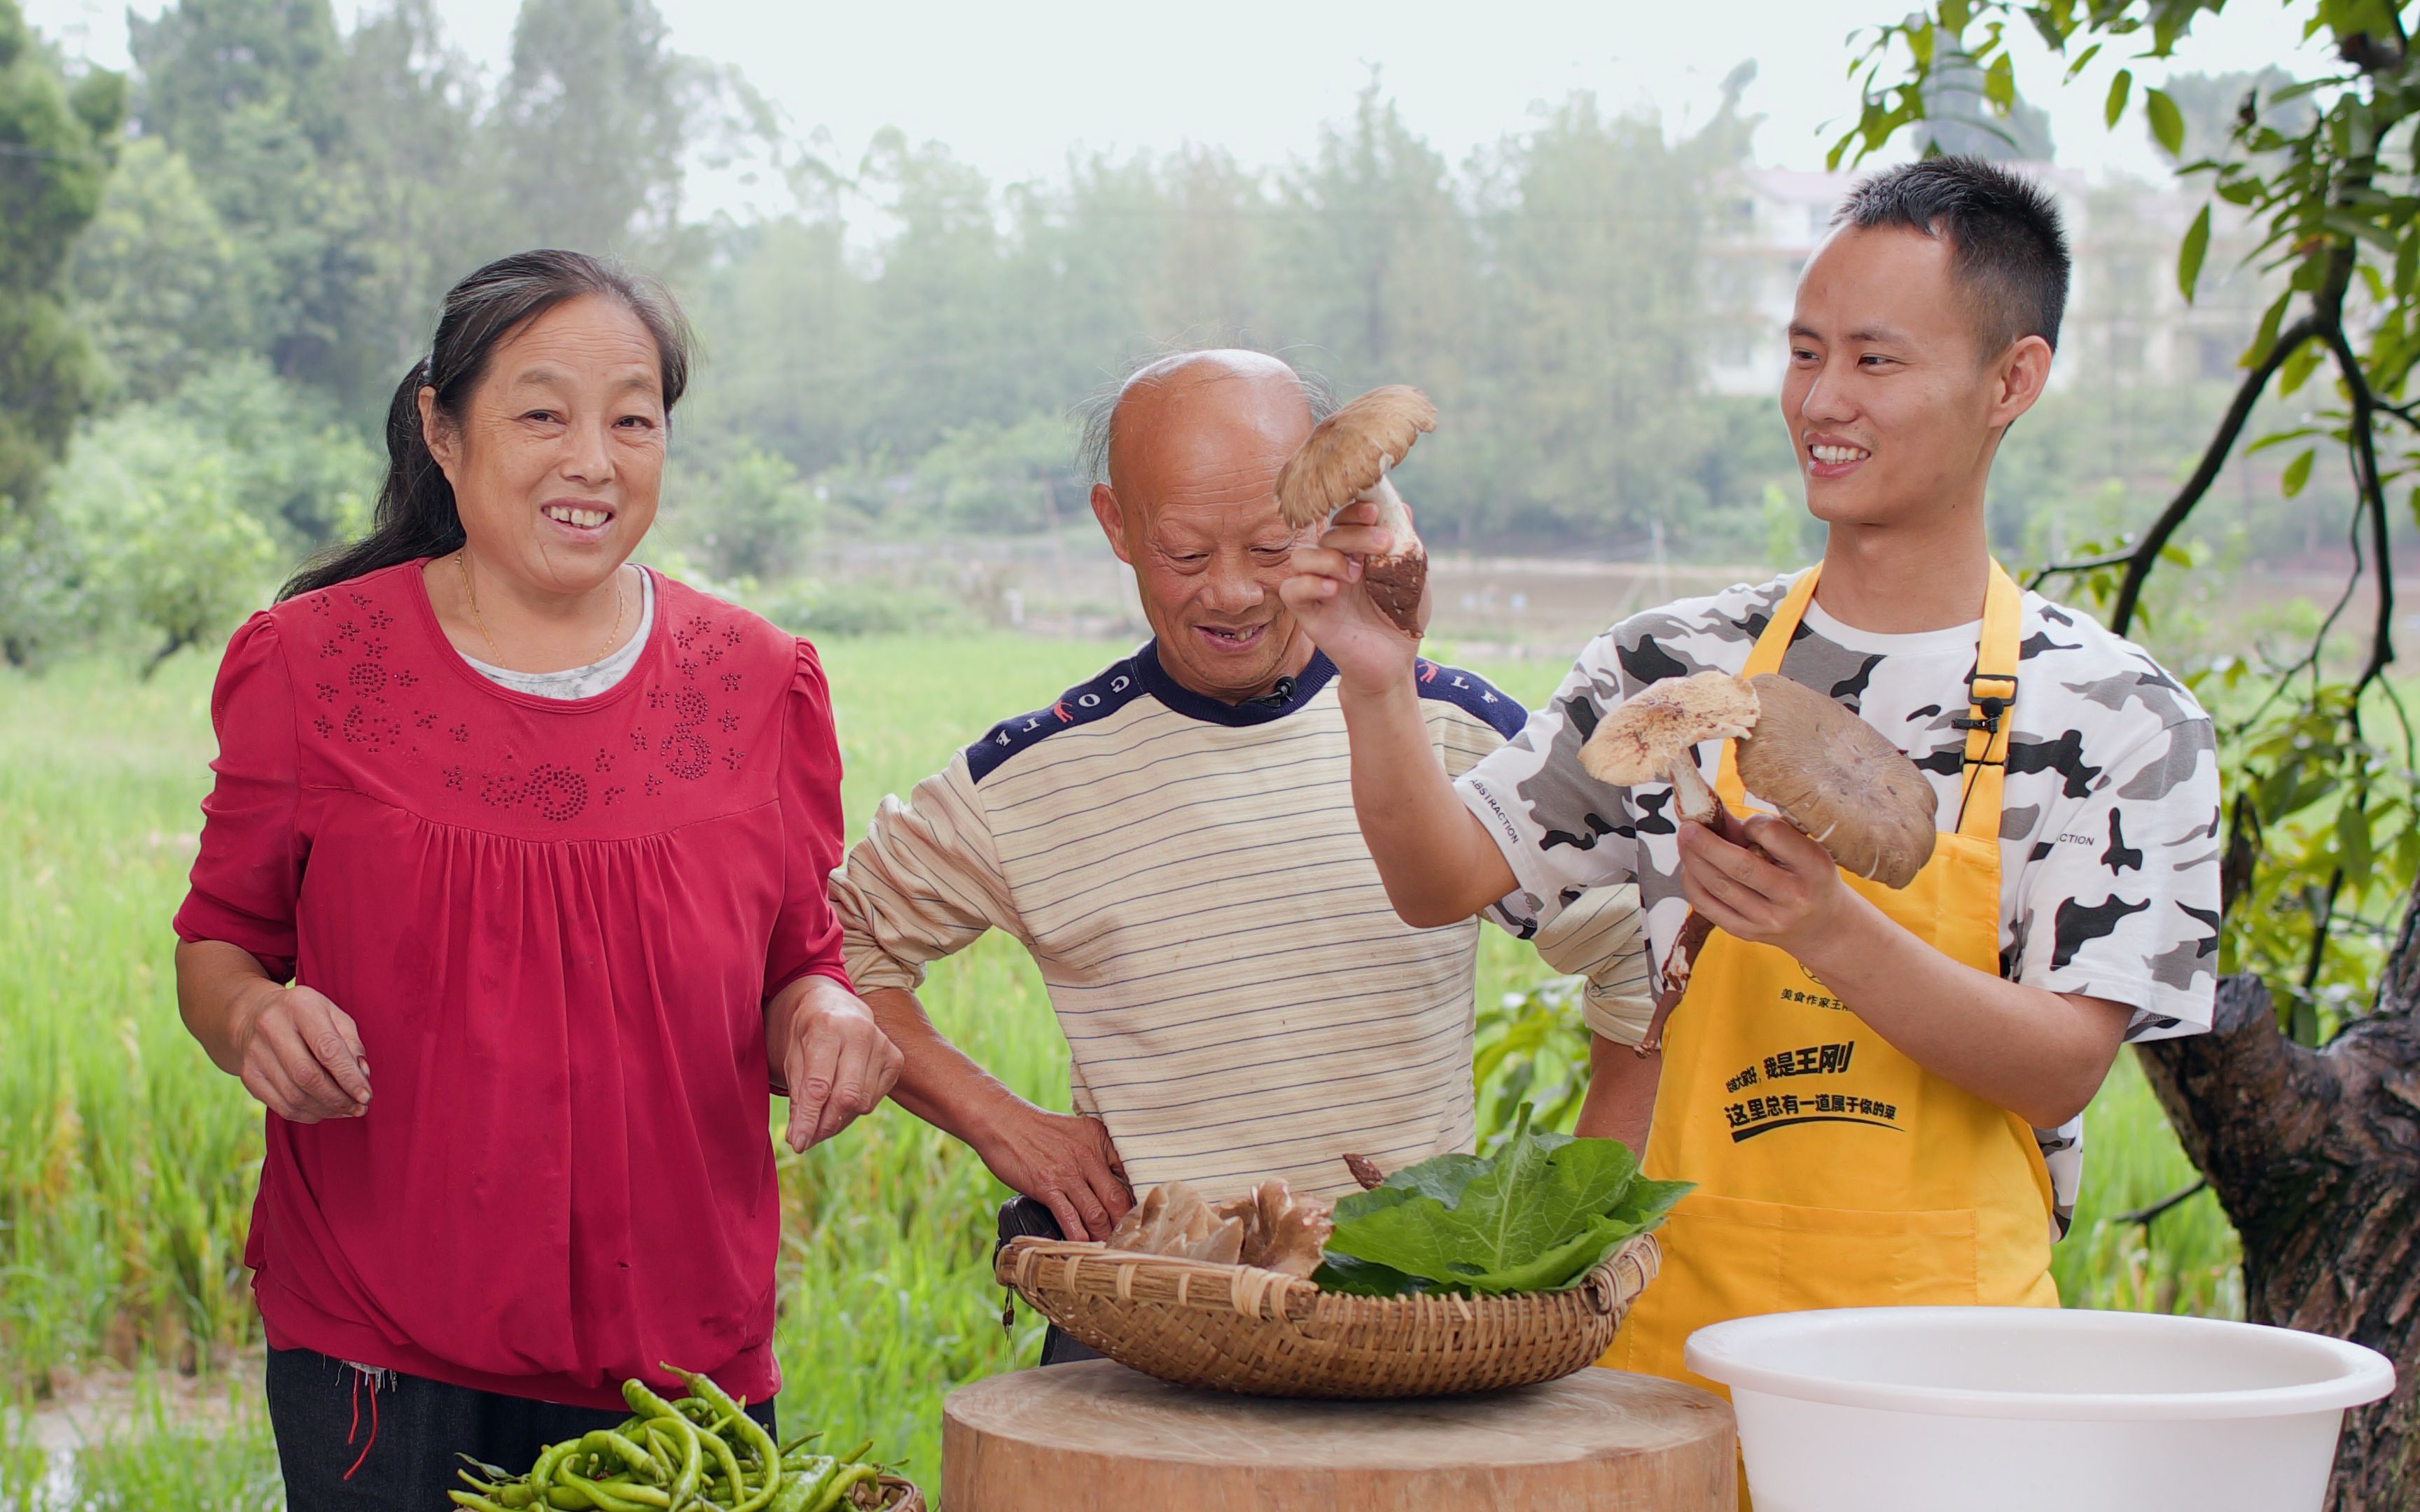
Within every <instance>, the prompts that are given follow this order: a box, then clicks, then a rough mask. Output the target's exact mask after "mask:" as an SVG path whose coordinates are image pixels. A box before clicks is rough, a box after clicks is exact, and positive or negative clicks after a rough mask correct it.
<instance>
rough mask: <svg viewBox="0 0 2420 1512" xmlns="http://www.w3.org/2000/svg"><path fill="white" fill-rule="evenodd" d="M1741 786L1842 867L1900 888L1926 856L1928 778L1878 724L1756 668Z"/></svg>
mask: <svg viewBox="0 0 2420 1512" xmlns="http://www.w3.org/2000/svg"><path fill="white" fill-rule="evenodd" d="M1748 683H1749V686H1750V687H1754V688H1755V689H1756V700H1757V708H1758V711H1759V712H1758V715H1757V719H1756V728H1755V730H1754V731H1753V732H1752V733H1750V734H1748V736H1747V737H1746V738H1745V739H1744V740H1742V741H1741V742H1740V743H1739V775H1740V785H1741V786H1742V787H1745V788H1746V789H1747V790H1748V791H1749V792H1750V793H1753V794H1755V795H1757V796H1758V797H1760V798H1762V799H1763V800H1764V801H1765V802H1767V803H1770V804H1772V805H1773V806H1774V807H1775V808H1776V809H1778V810H1781V816H1782V817H1783V818H1785V819H1787V820H1789V821H1790V822H1791V823H1792V824H1793V825H1797V826H1798V827H1799V828H1800V829H1802V830H1804V831H1806V833H1807V838H1808V839H1810V840H1812V841H1814V842H1815V843H1816V844H1818V845H1821V846H1823V849H1824V851H1825V852H1826V853H1827V854H1828V855H1830V856H1831V857H1832V859H1833V860H1835V861H1838V862H1839V863H1840V867H1841V870H1843V871H1846V872H1855V873H1856V874H1857V875H1858V876H1861V877H1864V878H1866V879H1868V880H1869V881H1872V882H1879V883H1881V884H1883V885H1884V886H1885V887H1906V886H1907V885H1908V884H1909V883H1911V882H1914V881H1915V880H1916V873H1917V872H1921V871H1923V870H1924V863H1925V862H1927V861H1929V860H1931V858H1932V836H1933V830H1932V824H1933V798H1932V785H1931V783H1929V782H1927V781H1926V780H1925V779H1924V774H1923V773H1922V772H1920V771H1918V770H1916V764H1915V763H1914V762H1912V761H1909V760H1908V759H1907V757H1906V756H1905V755H1904V754H1902V753H1901V752H1900V749H1899V748H1898V747H1896V746H1894V745H1892V744H1891V743H1890V742H1889V741H1887V740H1885V739H1884V738H1883V735H1882V732H1880V731H1878V730H1876V729H1875V728H1874V727H1873V726H1872V725H1869V724H1868V723H1866V721H1864V720H1863V719H1860V718H1858V717H1856V716H1855V715H1854V714H1851V713H1850V712H1849V711H1848V710H1847V709H1844V708H1842V707H1841V706H1840V705H1839V704H1838V703H1836V702H1833V701H1832V700H1830V699H1828V698H1825V697H1824V696H1823V694H1821V693H1818V692H1816V691H1815V690H1814V689H1813V688H1811V687H1804V686H1802V685H1800V684H1797V683H1793V682H1792V681H1791V680H1790V679H1788V678H1786V677H1780V676H1776V674H1774V673H1772V672H1764V673H1762V674H1761V675H1759V676H1756V677H1752V678H1750V679H1748Z"/></svg>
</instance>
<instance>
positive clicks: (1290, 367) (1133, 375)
mask: <svg viewBox="0 0 2420 1512" xmlns="http://www.w3.org/2000/svg"><path fill="white" fill-rule="evenodd" d="M1227 349H1230V348H1223V347H1186V348H1184V349H1182V350H1179V351H1171V352H1162V353H1160V354H1158V355H1157V356H1156V357H1151V358H1147V359H1145V360H1143V361H1142V362H1140V363H1136V364H1135V365H1134V366H1133V367H1131V368H1129V369H1127V370H1126V373H1125V377H1123V378H1119V379H1117V380H1116V381H1115V382H1113V383H1105V384H1103V385H1102V386H1101V387H1099V388H1097V389H1095V390H1094V391H1093V392H1092V393H1089V394H1086V395H1085V396H1084V398H1083V399H1082V400H1081V401H1080V402H1078V404H1077V405H1076V406H1075V407H1074V409H1071V410H1070V411H1069V413H1070V414H1071V415H1072V416H1073V418H1074V419H1075V420H1076V421H1077V423H1078V424H1080V425H1081V426H1082V427H1083V429H1082V432H1081V434H1080V435H1079V437H1078V440H1077V442H1076V470H1077V471H1078V472H1079V473H1081V474H1082V475H1083V478H1084V481H1085V482H1086V483H1088V484H1089V483H1107V482H1109V443H1110V441H1111V440H1112V439H1113V438H1114V437H1115V434H1116V429H1117V418H1118V401H1119V400H1121V399H1124V398H1125V396H1126V393H1127V392H1128V391H1129V390H1131V389H1133V388H1135V387H1137V386H1138V385H1140V384H1145V383H1157V382H1159V381H1160V380H1161V379H1163V378H1167V377H1169V376H1170V375H1171V374H1172V373H1175V372H1177V371H1178V370H1179V369H1181V368H1183V367H1185V366H1187V364H1188V363H1191V362H1192V360H1193V359H1195V358H1197V357H1200V356H1202V355H1203V354H1204V353H1206V352H1213V351H1220V350H1227ZM1244 349H1246V350H1256V349H1257V348H1250V347H1247V348H1244ZM1261 355H1263V356H1264V357H1269V358H1272V359H1274V360H1276V361H1277V362H1280V363H1285V368H1286V371H1287V372H1289V373H1292V374H1293V375H1294V381H1295V386H1296V387H1297V388H1299V389H1300V390H1301V392H1302V402H1303V404H1304V405H1305V407H1307V408H1308V409H1310V410H1311V424H1314V425H1316V424H1319V423H1320V422H1321V421H1323V420H1326V418H1327V417H1328V416H1330V415H1332V414H1334V413H1336V391H1335V390H1333V389H1331V388H1329V387H1328V386H1327V380H1326V378H1321V377H1320V376H1319V375H1318V374H1316V373H1306V372H1304V371H1303V370H1302V369H1301V368H1298V367H1296V366H1295V365H1294V364H1293V363H1286V362H1285V359H1284V358H1281V357H1278V356H1277V354H1276V353H1274V352H1263V353H1262V354H1261Z"/></svg>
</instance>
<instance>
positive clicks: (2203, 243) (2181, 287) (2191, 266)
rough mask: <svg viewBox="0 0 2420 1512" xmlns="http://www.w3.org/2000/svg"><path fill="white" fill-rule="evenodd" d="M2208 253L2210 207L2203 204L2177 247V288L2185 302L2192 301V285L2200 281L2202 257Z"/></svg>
mask: <svg viewBox="0 0 2420 1512" xmlns="http://www.w3.org/2000/svg"><path fill="white" fill-rule="evenodd" d="M2208 255H2210V207H2209V206H2208V205H2204V206H2203V207H2202V208H2201V213H2200V214H2199V215H2196V216H2195V217H2194V221H2193V224H2192V225H2190V226H2188V227H2186V229H2185V239H2184V245H2182V246H2180V247H2179V248H2178V249H2177V289H2178V291H2179V292H2180V293H2181V294H2183V295H2184V297H2185V301H2186V302H2187V303H2191V302H2192V301H2193V297H2194V286H2195V285H2196V284H2199V283H2200V282H2201V263H2202V259H2203V258H2204V257H2206V256H2208Z"/></svg>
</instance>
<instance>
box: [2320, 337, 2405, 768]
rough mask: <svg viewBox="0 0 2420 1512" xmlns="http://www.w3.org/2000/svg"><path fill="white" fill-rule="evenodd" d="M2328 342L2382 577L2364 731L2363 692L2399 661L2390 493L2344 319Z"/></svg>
mask: <svg viewBox="0 0 2420 1512" xmlns="http://www.w3.org/2000/svg"><path fill="white" fill-rule="evenodd" d="M2327 341H2328V347H2329V349H2330V350H2332V351H2334V352H2335V359H2336V370H2337V373H2338V375H2339V376H2340V377H2341V378H2343V379H2344V385H2345V393H2347V395H2349V396H2350V398H2351V400H2352V456H2353V467H2352V481H2353V486H2354V487H2355V488H2358V489H2359V490H2360V491H2361V501H2362V508H2363V512H2364V513H2365V514H2366V515H2367V516H2368V517H2369V542H2370V555H2371V556H2372V557H2373V558H2374V559H2375V565H2374V567H2373V570H2374V571H2375V572H2376V573H2377V574H2378V612H2377V614H2376V615H2375V616H2374V618H2373V620H2372V623H2371V627H2370V634H2369V660H2368V662H2367V663H2366V664H2365V665H2364V666H2363V668H2362V670H2361V676H2360V677H2358V678H2356V679H2355V680H2354V682H2353V685H2352V708H2351V710H2350V717H2351V718H2352V720H2353V728H2354V729H2355V730H2358V729H2360V720H2361V695H2362V690H2363V689H2365V688H2366V687H2369V685H2370V684H2372V683H2374V682H2376V681H2378V679H2379V678H2380V676H2381V675H2382V674H2383V673H2384V672H2385V671H2386V664H2387V663H2388V662H2390V661H2393V660H2394V659H2395V563H2394V561H2393V559H2392V558H2390V557H2389V556H2388V555H2387V552H2386V489H2385V487H2384V486H2383V485H2381V482H2380V481H2379V476H2378V436H2377V431H2376V426H2377V411H2378V396H2377V395H2376V394H2374V393H2371V392H2370V389H2369V376H2368V375H2367V374H2366V373H2364V372H2363V371H2362V370H2361V359H2360V358H2359V357H2357V356H2355V355H2354V354H2353V349H2352V343H2350V342H2349V341H2347V340H2345V333H2344V324H2343V322H2342V321H2336V322H2335V323H2333V324H2331V325H2330V327H2329V328H2328V332H2327Z"/></svg>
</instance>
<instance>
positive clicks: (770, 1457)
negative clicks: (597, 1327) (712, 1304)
mask: <svg viewBox="0 0 2420 1512" xmlns="http://www.w3.org/2000/svg"><path fill="white" fill-rule="evenodd" d="M664 1368H665V1369H667V1370H672V1372H673V1374H675V1375H676V1376H678V1377H680V1379H681V1380H682V1381H684V1382H685V1383H686V1384H687V1385H688V1386H689V1390H690V1395H688V1396H684V1397H682V1398H681V1399H680V1400H678V1401H666V1400H665V1399H664V1398H663V1397H661V1396H657V1395H656V1394H655V1393H654V1392H652V1391H650V1390H648V1389H647V1387H646V1385H645V1384H644V1382H642V1381H624V1382H623V1383H622V1399H623V1400H624V1401H626V1402H628V1403H629V1406H630V1414H631V1415H630V1416H628V1417H627V1418H625V1419H623V1421H622V1423H621V1425H620V1426H619V1427H613V1428H598V1429H597V1430H596V1431H595V1432H592V1433H589V1434H586V1435H584V1436H583V1437H581V1438H577V1439H567V1440H566V1441H565V1442H563V1443H557V1444H552V1445H550V1446H549V1447H548V1448H547V1449H545V1450H544V1451H543V1452H541V1453H540V1454H539V1455H538V1457H537V1462H536V1463H535V1464H534V1465H532V1466H531V1467H530V1473H528V1474H526V1475H521V1476H512V1475H508V1474H506V1473H504V1472H503V1471H501V1470H498V1469H497V1468H495V1467H494V1466H493V1465H482V1464H479V1463H477V1462H476V1461H471V1464H472V1468H471V1469H469V1470H465V1471H463V1472H462V1473H461V1475H462V1479H463V1480H464V1481H465V1482H466V1483H467V1484H468V1485H469V1486H470V1488H471V1489H469V1490H466V1491H452V1492H448V1493H447V1494H449V1495H450V1496H452V1497H453V1498H454V1502H455V1504H456V1505H458V1506H462V1507H467V1508H470V1509H471V1512H523V1509H533V1512H540V1509H545V1508H550V1507H554V1508H566V1509H569V1512H682V1509H684V1508H696V1509H698V1512H833V1509H834V1508H836V1507H839V1506H840V1505H841V1504H842V1503H843V1502H844V1501H849V1502H851V1503H852V1504H854V1503H855V1500H856V1499H855V1498H853V1497H851V1495H850V1493H851V1492H852V1491H854V1490H856V1489H858V1488H859V1487H861V1486H863V1487H868V1488H871V1487H872V1485H873V1484H874V1482H875V1481H876V1478H877V1477H878V1476H879V1475H880V1474H881V1470H880V1467H878V1466H876V1465H873V1464H868V1463H863V1462H861V1460H860V1459H859V1458H858V1457H859V1456H860V1455H862V1454H863V1453H864V1452H865V1447H870V1445H869V1446H863V1447H860V1448H859V1449H858V1451H857V1452H856V1453H855V1454H850V1455H842V1456H833V1455H817V1454H809V1453H807V1452H806V1448H805V1444H806V1442H807V1441H805V1440H800V1441H799V1443H794V1444H792V1445H790V1446H789V1447H788V1448H787V1449H779V1448H776V1447H775V1446H774V1443H773V1440H772V1436H771V1435H770V1434H768V1433H767V1432H766V1431H765V1429H764V1427H762V1426H761V1425H760V1424H758V1423H757V1421H756V1420H755V1419H754V1418H752V1417H750V1416H749V1415H748V1414H747V1412H744V1411H743V1410H742V1407H743V1404H742V1403H739V1402H737V1401H734V1400H733V1399H732V1398H731V1397H730V1396H727V1395H726V1394H725V1393H724V1392H723V1390H722V1388H721V1387H720V1386H717V1385H716V1384H715V1383H714V1382H713V1381H709V1380H707V1379H706V1377H704V1376H701V1375H696V1374H693V1373H691V1372H690V1371H687V1370H675V1369H673V1367H672V1366H670V1365H666V1366H665V1367H664ZM464 1458H465V1459H468V1458H469V1457H468V1456H465V1457H464Z"/></svg>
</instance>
